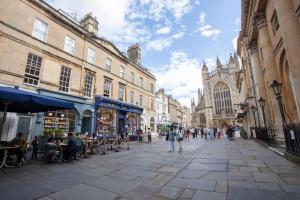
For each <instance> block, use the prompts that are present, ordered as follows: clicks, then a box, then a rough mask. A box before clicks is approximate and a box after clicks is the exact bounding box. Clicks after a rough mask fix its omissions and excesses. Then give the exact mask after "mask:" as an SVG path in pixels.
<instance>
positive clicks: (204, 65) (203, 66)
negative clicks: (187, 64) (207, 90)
mask: <svg viewBox="0 0 300 200" xmlns="http://www.w3.org/2000/svg"><path fill="white" fill-rule="evenodd" d="M206 69H208V67H207V66H206V63H205V61H204V60H203V65H202V70H206Z"/></svg>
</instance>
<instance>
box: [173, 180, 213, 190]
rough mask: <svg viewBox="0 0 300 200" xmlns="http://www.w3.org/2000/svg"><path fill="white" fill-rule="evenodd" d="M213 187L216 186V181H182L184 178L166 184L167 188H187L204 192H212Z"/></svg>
mask: <svg viewBox="0 0 300 200" xmlns="http://www.w3.org/2000/svg"><path fill="white" fill-rule="evenodd" d="M215 185H216V181H212V180H200V179H184V178H174V179H172V180H171V181H170V182H169V183H168V186H172V187H178V188H189V189H195V190H206V191H214V188H215Z"/></svg>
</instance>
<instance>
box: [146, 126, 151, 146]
mask: <svg viewBox="0 0 300 200" xmlns="http://www.w3.org/2000/svg"><path fill="white" fill-rule="evenodd" d="M147 136H148V143H151V141H152V138H151V130H150V128H148V131H147Z"/></svg>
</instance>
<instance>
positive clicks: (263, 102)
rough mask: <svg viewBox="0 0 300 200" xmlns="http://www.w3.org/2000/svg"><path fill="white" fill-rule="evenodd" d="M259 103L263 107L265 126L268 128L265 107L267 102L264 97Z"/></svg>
mask: <svg viewBox="0 0 300 200" xmlns="http://www.w3.org/2000/svg"><path fill="white" fill-rule="evenodd" d="M258 103H259V105H260V107H261V111H262V114H263V120H264V125H265V127H267V123H266V115H265V106H266V100H265V99H264V98H262V97H260V98H259V100H258Z"/></svg>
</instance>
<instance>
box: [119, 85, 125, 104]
mask: <svg viewBox="0 0 300 200" xmlns="http://www.w3.org/2000/svg"><path fill="white" fill-rule="evenodd" d="M121 89H122V90H121ZM121 94H122V98H121ZM118 100H120V101H125V85H124V84H122V83H119V89H118Z"/></svg>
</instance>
